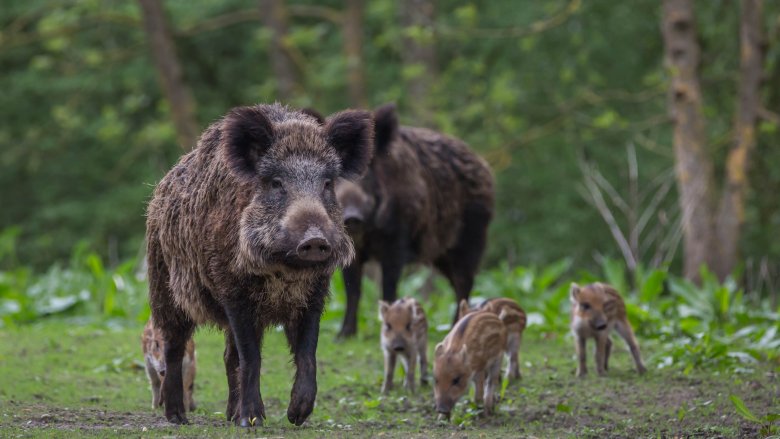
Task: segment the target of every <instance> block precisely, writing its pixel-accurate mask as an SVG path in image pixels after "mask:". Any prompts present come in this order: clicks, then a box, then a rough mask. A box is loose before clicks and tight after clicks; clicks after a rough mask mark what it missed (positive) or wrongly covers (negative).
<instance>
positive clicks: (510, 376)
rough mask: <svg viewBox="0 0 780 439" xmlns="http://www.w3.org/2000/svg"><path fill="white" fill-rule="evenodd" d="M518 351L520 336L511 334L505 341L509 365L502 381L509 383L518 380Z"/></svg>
mask: <svg viewBox="0 0 780 439" xmlns="http://www.w3.org/2000/svg"><path fill="white" fill-rule="evenodd" d="M519 350H520V334H519V333H516V332H514V333H511V334H509V336H508V337H507V339H506V356H507V358H508V359H509V364H508V365H507V368H506V374H505V376H504V379H505V380H507V381H511V380H514V379H519V378H520V359H519V358H518V351H519Z"/></svg>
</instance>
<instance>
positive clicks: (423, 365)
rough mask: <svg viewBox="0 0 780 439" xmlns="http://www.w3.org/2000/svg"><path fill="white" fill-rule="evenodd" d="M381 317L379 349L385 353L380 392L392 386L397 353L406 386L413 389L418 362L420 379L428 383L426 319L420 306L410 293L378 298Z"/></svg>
mask: <svg viewBox="0 0 780 439" xmlns="http://www.w3.org/2000/svg"><path fill="white" fill-rule="evenodd" d="M379 320H381V321H382V337H381V345H382V351H383V352H384V354H385V379H384V382H383V383H382V393H387V392H388V391H389V390H390V389H392V388H393V373H394V372H395V362H396V359H397V358H398V357H399V356H400V357H401V363H403V367H404V370H405V371H406V383H405V387H406V388H407V389H408V390H409V391H410V392H412V393H414V390H415V389H414V372H415V368H416V367H417V363H418V361H419V363H420V383H421V384H422V385H427V384H428V353H427V352H426V350H427V347H428V320H427V319H426V318H425V311H423V308H422V306H420V304H419V303H418V302H417V301H416V300H414V299H413V298H411V297H404V298H402V299H398V300H396V301H395V302H393V303H387V302H385V301H383V300H380V301H379Z"/></svg>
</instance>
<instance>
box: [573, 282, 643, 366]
mask: <svg viewBox="0 0 780 439" xmlns="http://www.w3.org/2000/svg"><path fill="white" fill-rule="evenodd" d="M569 295H570V298H571V330H572V332H573V333H574V338H575V339H576V345H575V346H576V348H577V357H578V359H579V364H578V366H577V376H578V377H583V376H585V375H586V374H587V372H588V369H587V365H586V360H585V357H586V352H585V342H586V340H587V339H588V337H593V338H594V339H595V340H596V371H597V372H598V374H599V375H600V376H604V375H605V374H606V373H607V369H608V367H609V365H608V363H609V354H610V352H611V351H612V340H610V338H609V333H610V332H611V331H612V330H613V329H614V330H615V331H617V333H618V334H620V336H621V337H623V340H625V341H626V344H627V345H628V348H629V349H630V350H631V355H632V356H633V357H634V363H636V369H637V371H638V372H639V373H640V374H642V373H645V371H647V369H646V368H645V365H644V364H643V363H642V357H641V355H640V353H639V345H638V344H637V342H636V338H635V337H634V331H633V330H632V329H631V325H630V324H629V323H628V319H627V318H626V305H625V303H623V299H622V298H621V297H620V295H619V294H618V292H617V290H615V288H613V287H612V286H610V285H606V284H603V283H598V282H597V283H593V284H589V285H584V286H579V285H577V284H575V283H573V284H571V289H570V290H569Z"/></svg>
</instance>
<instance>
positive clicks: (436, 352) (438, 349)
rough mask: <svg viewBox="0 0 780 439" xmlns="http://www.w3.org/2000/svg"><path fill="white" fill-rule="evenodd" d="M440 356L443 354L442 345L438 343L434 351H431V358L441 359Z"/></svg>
mask: <svg viewBox="0 0 780 439" xmlns="http://www.w3.org/2000/svg"><path fill="white" fill-rule="evenodd" d="M442 354H444V343H439V344H437V345H436V349H434V350H433V356H434V357H441V356H442Z"/></svg>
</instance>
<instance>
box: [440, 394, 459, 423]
mask: <svg viewBox="0 0 780 439" xmlns="http://www.w3.org/2000/svg"><path fill="white" fill-rule="evenodd" d="M454 405H455V401H454V400H453V399H452V398H447V397H442V398H437V399H436V413H440V414H442V415H444V416H446V417H447V420H449V419H450V413H451V412H452V406H454Z"/></svg>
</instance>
